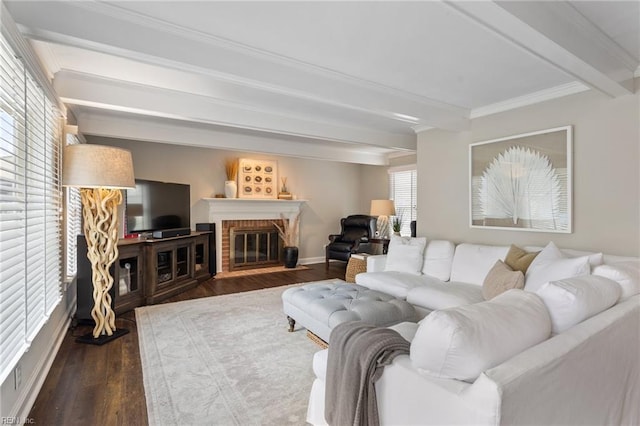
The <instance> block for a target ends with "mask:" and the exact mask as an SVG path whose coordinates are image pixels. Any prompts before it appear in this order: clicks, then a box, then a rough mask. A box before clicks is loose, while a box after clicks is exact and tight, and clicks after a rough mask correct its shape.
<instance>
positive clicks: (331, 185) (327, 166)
mask: <svg viewBox="0 0 640 426" xmlns="http://www.w3.org/2000/svg"><path fill="white" fill-rule="evenodd" d="M87 140H88V141H89V142H90V143H99V144H105V145H113V146H119V147H123V148H127V149H129V150H131V153H132V156H133V167H134V171H135V176H136V178H140V179H150V180H160V181H166V182H177V183H187V184H190V185H191V224H192V228H195V224H196V223H198V222H207V218H208V210H207V209H208V205H207V204H206V203H205V202H203V201H202V198H204V197H213V196H214V195H215V194H216V193H224V181H225V179H226V176H225V170H224V162H225V160H226V159H228V158H234V157H235V158H255V159H274V160H277V161H278V175H279V176H286V177H287V178H288V179H287V186H288V188H289V191H290V192H292V193H293V194H295V195H296V196H297V197H298V198H299V199H305V200H308V201H307V203H305V204H304V206H303V210H302V215H301V216H300V231H301V234H300V258H301V260H304V259H316V261H320V260H323V259H324V245H325V244H326V243H327V241H328V240H327V236H328V235H329V234H334V233H336V232H338V231H339V230H340V218H341V217H344V216H347V215H349V214H359V213H363V214H364V213H368V209H369V200H370V198H368V197H370V196H371V194H374V195H377V194H376V191H375V190H370V188H373V187H374V186H375V185H378V183H376V184H375V185H371V184H370V182H369V174H368V173H363V172H362V168H363V167H370V168H372V169H374V170H375V169H379V170H382V174H383V175H384V176H386V168H384V167H379V166H360V165H357V164H350V163H339V162H332V161H320V160H309V159H300V158H293V157H283V156H275V155H265V154H256V153H243V152H234V151H224V150H218V149H208V148H199V147H188V146H177V145H167V144H160V143H153V142H140V141H129V140H118V139H110V138H101V137H91V136H88V137H87ZM379 170H378V173H379V174H380V171H379ZM363 179H364V180H366V181H367V182H366V183H364V184H363V183H362V181H363ZM379 180H380V179H376V182H377V181H379ZM383 183H384V186H383V188H384V191H385V193H386V182H383ZM365 187H366V188H369V189H367V190H366V191H364V192H362V191H361V188H365ZM320 258H321V259H320Z"/></svg>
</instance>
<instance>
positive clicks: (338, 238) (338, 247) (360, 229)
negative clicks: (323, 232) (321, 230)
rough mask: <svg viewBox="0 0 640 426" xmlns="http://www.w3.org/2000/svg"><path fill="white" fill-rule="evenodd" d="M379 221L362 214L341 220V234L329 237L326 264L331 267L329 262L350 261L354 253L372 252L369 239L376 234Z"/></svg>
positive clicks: (326, 248)
mask: <svg viewBox="0 0 640 426" xmlns="http://www.w3.org/2000/svg"><path fill="white" fill-rule="evenodd" d="M377 222H378V219H377V218H376V217H375V216H367V215H362V214H357V215H351V216H347V217H343V218H342V219H340V227H341V232H340V234H332V235H329V244H327V245H326V247H325V250H326V256H325V263H326V267H327V268H328V267H329V260H330V259H335V260H342V261H345V262H346V261H348V260H349V258H350V257H351V254H352V253H366V252H370V251H371V243H369V238H373V236H374V235H375V233H376V227H377Z"/></svg>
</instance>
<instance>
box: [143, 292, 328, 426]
mask: <svg viewBox="0 0 640 426" xmlns="http://www.w3.org/2000/svg"><path fill="white" fill-rule="evenodd" d="M289 287H291V286H286V287H277V288H271V289H266V290H257V291H251V292H246V293H237V294H231V295H225V296H214V297H207V298H203V299H195V300H189V301H184V302H176V303H169V304H163V305H154V306H146V307H142V308H137V309H136V311H135V313H136V320H137V327H138V336H139V342H140V357H141V359H142V374H143V379H144V389H145V396H146V400H147V412H148V415H149V424H150V425H185V424H210V425H213V424H215V425H287V424H290V425H302V424H305V418H306V407H307V402H308V398H309V392H310V390H311V383H312V382H313V377H314V375H313V370H312V358H313V354H314V353H315V352H316V351H317V350H318V347H317V346H316V345H315V344H314V343H313V342H311V341H310V340H309V339H307V338H306V336H305V333H304V331H297V332H294V333H289V332H287V321H286V317H285V315H284V314H283V313H282V299H281V295H282V292H283V291H284V290H286V289H287V288H289Z"/></svg>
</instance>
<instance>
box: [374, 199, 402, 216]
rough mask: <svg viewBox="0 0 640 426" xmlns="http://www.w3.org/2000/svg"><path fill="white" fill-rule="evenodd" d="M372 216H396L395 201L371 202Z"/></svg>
mask: <svg viewBox="0 0 640 426" xmlns="http://www.w3.org/2000/svg"><path fill="white" fill-rule="evenodd" d="M370 214H371V216H394V215H395V214H396V208H395V205H394V204H393V200H371V213H370Z"/></svg>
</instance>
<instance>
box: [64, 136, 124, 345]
mask: <svg viewBox="0 0 640 426" xmlns="http://www.w3.org/2000/svg"><path fill="white" fill-rule="evenodd" d="M62 185H63V186H69V187H78V188H80V195H81V198H82V218H83V227H84V235H85V238H86V239H87V247H88V251H87V257H88V258H89V261H90V262H91V275H92V277H91V278H92V279H91V281H92V283H93V309H92V310H91V317H92V318H93V320H94V321H95V323H96V325H95V327H94V328H93V332H92V333H88V334H86V335H84V336H81V337H78V338H77V339H76V341H77V342H80V343H90V344H94V345H103V344H105V343H107V342H109V341H111V340H113V339H116V338H118V337H120V336H122V335H125V334H127V333H128V332H129V330H126V329H118V330H116V324H115V321H116V315H115V312H113V309H112V308H111V295H110V294H109V290H111V287H113V277H112V276H111V273H110V272H109V268H110V267H111V265H112V264H113V263H114V262H115V261H116V259H117V258H118V214H117V211H118V205H119V204H120V203H121V202H122V193H121V192H120V189H124V188H134V187H135V178H134V175H133V162H132V160H131V153H130V152H129V151H127V150H124V149H120V148H114V147H110V146H103V145H91V144H77V145H69V146H67V147H65V149H64V154H63V158H62Z"/></svg>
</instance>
